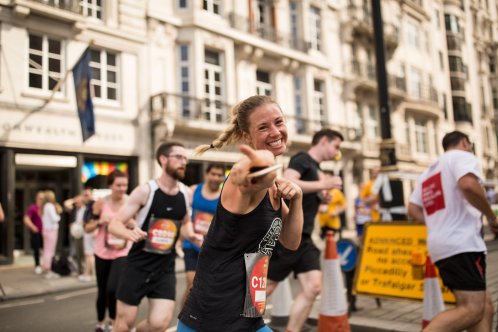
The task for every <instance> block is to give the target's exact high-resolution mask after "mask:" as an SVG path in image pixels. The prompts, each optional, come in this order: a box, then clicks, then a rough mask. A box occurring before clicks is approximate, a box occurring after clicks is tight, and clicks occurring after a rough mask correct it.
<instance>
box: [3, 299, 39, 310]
mask: <svg viewBox="0 0 498 332" xmlns="http://www.w3.org/2000/svg"><path fill="white" fill-rule="evenodd" d="M43 302H45V300H43V299H38V300H30V301H21V302H16V303H5V304H0V309H5V308H14V307H21V306H23V305H31V304H38V303H43Z"/></svg>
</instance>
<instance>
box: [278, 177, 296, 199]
mask: <svg viewBox="0 0 498 332" xmlns="http://www.w3.org/2000/svg"><path fill="white" fill-rule="evenodd" d="M275 187H276V190H275V194H274V195H275V198H276V199H278V198H283V199H286V200H290V201H295V200H297V199H301V198H302V197H303V191H302V190H301V188H300V187H299V186H298V185H297V184H295V183H294V182H292V181H289V180H288V179H276V180H275Z"/></svg>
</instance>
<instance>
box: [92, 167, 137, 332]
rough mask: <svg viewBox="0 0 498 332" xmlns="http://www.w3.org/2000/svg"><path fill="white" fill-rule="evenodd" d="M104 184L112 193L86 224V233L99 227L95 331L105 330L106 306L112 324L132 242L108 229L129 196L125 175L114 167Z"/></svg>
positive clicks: (96, 255) (97, 238) (96, 260)
mask: <svg viewBox="0 0 498 332" xmlns="http://www.w3.org/2000/svg"><path fill="white" fill-rule="evenodd" d="M107 184H108V185H109V188H110V189H111V194H110V195H108V196H106V197H104V198H102V199H99V200H98V201H96V202H95V204H94V205H93V209H92V216H91V217H90V221H89V222H88V223H87V224H86V225H85V231H86V232H87V233H90V232H93V231H94V230H96V229H98V233H97V237H96V239H95V273H96V276H97V288H98V293H97V321H98V322H97V326H96V327H95V331H96V332H100V331H105V322H104V319H105V312H106V308H107V309H108V310H109V318H110V319H111V321H110V324H111V325H112V323H113V322H114V319H115V318H116V289H117V286H118V282H119V276H120V275H121V273H122V270H123V267H124V262H125V258H126V256H127V255H128V251H129V250H130V247H131V245H132V243H131V242H129V243H126V241H124V240H121V239H118V238H116V237H114V236H113V235H111V234H110V233H109V232H108V231H107V227H108V225H109V223H110V222H111V220H112V218H113V217H114V215H115V214H116V213H117V212H118V210H119V209H120V208H121V206H123V205H124V204H125V203H126V201H127V199H128V195H126V191H127V190H128V176H127V175H126V174H125V173H123V172H121V171H118V170H114V171H113V172H111V173H110V174H109V175H108V176H107ZM129 225H130V227H133V225H134V220H130V221H129Z"/></svg>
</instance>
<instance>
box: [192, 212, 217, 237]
mask: <svg viewBox="0 0 498 332" xmlns="http://www.w3.org/2000/svg"><path fill="white" fill-rule="evenodd" d="M212 220H213V215H212V214H211V213H207V212H197V213H196V214H195V217H194V230H195V232H196V233H199V234H202V235H207V233H208V230H209V226H210V225H211V221H212Z"/></svg>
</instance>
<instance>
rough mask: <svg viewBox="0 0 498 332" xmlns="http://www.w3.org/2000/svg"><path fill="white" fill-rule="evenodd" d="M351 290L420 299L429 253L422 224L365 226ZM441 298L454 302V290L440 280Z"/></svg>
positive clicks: (381, 295) (369, 224) (371, 224)
mask: <svg viewBox="0 0 498 332" xmlns="http://www.w3.org/2000/svg"><path fill="white" fill-rule="evenodd" d="M365 226H366V227H365V232H364V239H363V246H362V249H361V252H360V260H359V263H358V266H357V267H356V276H355V285H354V291H355V293H357V294H365V295H372V296H376V297H388V298H402V299H408V300H422V299H423V297H424V268H425V260H426V257H427V255H428V252H427V247H426V238H427V230H426V227H425V225H422V224H414V223H407V222H392V223H391V222H390V223H368V224H366V225H365ZM439 283H440V285H441V290H442V292H443V299H444V301H445V302H447V303H455V297H454V295H453V293H452V292H451V291H450V290H449V289H448V288H446V287H444V286H443V284H442V281H441V279H439Z"/></svg>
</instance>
